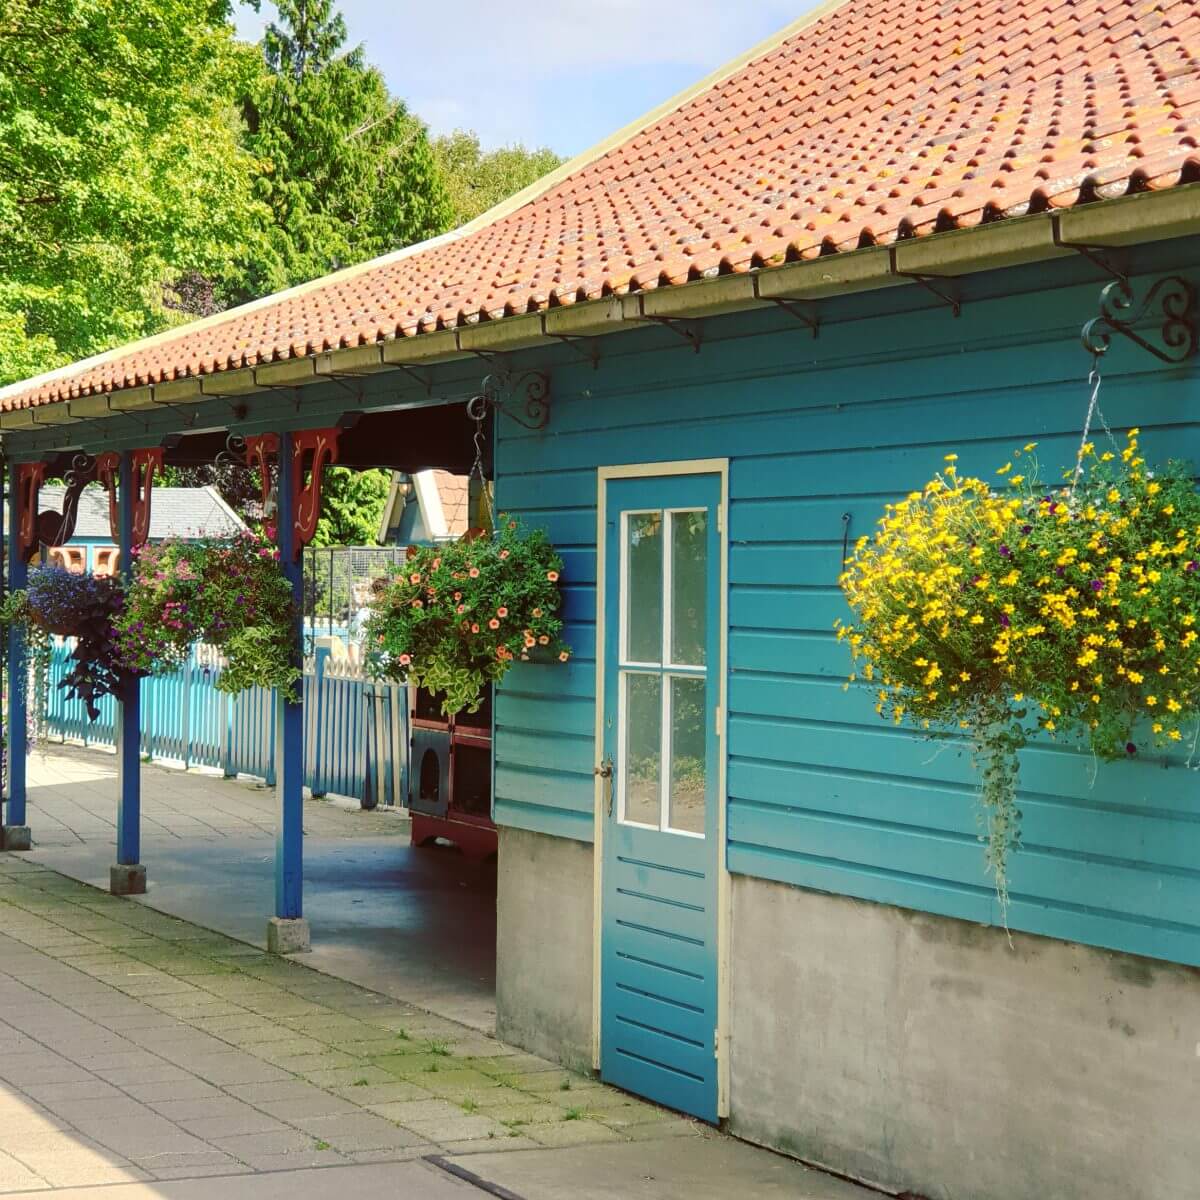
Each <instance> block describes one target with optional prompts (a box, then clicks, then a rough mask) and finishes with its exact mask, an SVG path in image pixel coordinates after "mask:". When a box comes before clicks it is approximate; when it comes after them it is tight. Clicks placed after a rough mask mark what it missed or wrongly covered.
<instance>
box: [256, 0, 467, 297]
mask: <svg viewBox="0 0 1200 1200" xmlns="http://www.w3.org/2000/svg"><path fill="white" fill-rule="evenodd" d="M277 8H278V14H279V16H278V21H277V22H275V23H272V24H271V25H270V26H269V27H268V29H267V31H266V34H265V36H264V38H263V53H264V58H265V63H266V68H267V69H266V71H265V72H264V73H263V74H262V75H261V76H260V77H259V78H258V80H257V81H256V83H255V86H254V87H253V88H252V90H251V93H250V95H249V97H248V99H247V102H246V117H247V134H246V145H247V146H248V148H249V150H250V151H251V153H252V154H253V155H254V156H255V158H256V159H257V160H258V163H259V167H260V173H259V176H258V180H257V184H256V187H257V193H258V195H259V196H260V198H261V199H262V200H263V201H264V202H265V203H266V205H267V208H268V209H269V212H270V219H269V223H268V226H267V230H266V246H265V249H263V248H260V247H257V246H256V247H254V250H255V253H254V254H253V255H251V256H247V257H246V259H245V261H244V263H243V269H242V274H241V278H240V280H237V281H236V285H237V286H236V287H235V289H234V292H235V294H238V293H240V295H239V297H238V298H247V299H248V298H251V297H253V296H258V295H263V294H265V293H267V292H271V291H275V290H277V289H278V288H281V287H285V286H287V285H289V284H294V283H300V282H303V281H304V280H308V279H314V278H316V277H318V276H320V275H324V274H326V273H327V272H329V271H332V270H335V269H337V268H338V267H342V266H348V265H350V264H353V263H357V262H361V261H363V260H364V259H368V258H373V257H376V256H377V255H380V254H385V253H387V252H388V251H390V250H395V249H398V248H400V247H402V246H406V245H408V244H410V243H411V242H415V241H421V240H423V239H424V238H427V237H432V236H433V235H434V234H437V233H441V232H442V231H443V230H444V229H445V228H446V226H447V223H448V222H449V219H450V206H449V201H448V199H447V196H446V190H445V188H444V186H443V184H442V179H441V176H440V174H439V172H438V169H437V165H436V163H435V162H434V156H433V151H432V149H431V147H430V145H429V139H428V137H427V136H426V132H425V127H424V125H423V124H422V123H421V121H420V120H419V119H418V118H417V117H416V116H414V115H413V114H412V113H410V112H409V111H408V109H407V108H406V107H405V105H404V103H403V102H402V101H400V100H398V99H396V98H395V97H393V96H391V95H390V94H389V93H388V90H387V85H386V84H385V82H384V79H383V76H382V74H380V72H379V71H378V70H377V69H376V68H374V67H372V66H370V65H368V64H367V62H366V61H365V58H364V54H363V49H362V47H361V46H358V47H354V48H351V49H348V50H345V49H343V44H344V42H345V39H346V28H345V24H344V22H343V21H342V18H341V16H340V15H339V14H338V13H336V12H335V10H334V8H333V4H332V0H281V2H280V3H279V4H278V5H277Z"/></svg>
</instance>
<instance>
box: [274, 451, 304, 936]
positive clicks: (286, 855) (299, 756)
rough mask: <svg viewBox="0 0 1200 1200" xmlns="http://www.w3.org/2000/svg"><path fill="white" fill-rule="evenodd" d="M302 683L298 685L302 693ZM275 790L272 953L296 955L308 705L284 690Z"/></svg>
mask: <svg viewBox="0 0 1200 1200" xmlns="http://www.w3.org/2000/svg"><path fill="white" fill-rule="evenodd" d="M296 467H297V464H295V463H294V462H293V461H292V435H291V434H290V433H281V434H280V435H279V493H278V496H279V502H278V504H277V506H276V514H275V519H276V522H277V525H276V528H277V534H276V544H277V545H278V546H279V557H280V562H281V564H282V566H283V571H284V574H285V575H286V576H287V578H288V581H289V582H290V583H291V585H292V598H293V600H294V601H295V607H296V630H295V632H296V651H295V654H296V659H297V665H299V659H300V639H301V636H302V633H303V630H302V627H301V626H302V622H303V617H302V613H303V611H304V566H303V564H302V563H301V562H299V561H298V559H297V555H296V553H295V551H296V549H297V546H296V526H295V519H296V514H295V511H294V508H293V504H292V486H293V475H294V471H295V470H296ZM300 686H301V685H300V684H297V692H298V693H299V689H300ZM275 780H276V783H275V787H276V793H277V795H278V797H279V825H278V827H277V830H276V835H275V915H274V916H273V917H272V918H271V920H270V923H269V925H268V927H267V949H268V950H269V951H270V952H271V953H273V954H294V953H295V952H296V951H299V950H307V949H308V947H309V933H308V922H307V921H305V919H304V706H303V704H302V703H294V702H292V701H290V700H288V699H287V698H286V697H285V696H284V695H283V693H282V692H281V693H280V694H279V696H278V699H277V700H276V720H275Z"/></svg>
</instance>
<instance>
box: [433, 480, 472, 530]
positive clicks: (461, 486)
mask: <svg viewBox="0 0 1200 1200" xmlns="http://www.w3.org/2000/svg"><path fill="white" fill-rule="evenodd" d="M433 482H434V484H435V486H436V487H437V491H438V496H439V497H440V499H441V501H442V516H443V517H445V519H446V534H447V536H449V537H462V535H463V534H464V533H466V532H467V527H468V526H469V525H470V521H469V520H468V517H469V515H470V504H469V502H468V493H469V490H470V479H469V478H468V477H467V476H466V475H452V474H451V473H450V472H449V471H440V470H437V469H435V470H434V472H433Z"/></svg>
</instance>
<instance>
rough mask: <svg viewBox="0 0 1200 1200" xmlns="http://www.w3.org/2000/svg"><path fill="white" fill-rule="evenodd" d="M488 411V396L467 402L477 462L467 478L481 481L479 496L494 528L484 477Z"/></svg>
mask: <svg viewBox="0 0 1200 1200" xmlns="http://www.w3.org/2000/svg"><path fill="white" fill-rule="evenodd" d="M487 411H488V398H487V396H486V395H483V394H480V395H478V396H474V397H472V398H471V399H470V400H468V401H467V416H468V417H470V418H471V420H472V421H474V422H475V462H474V465H473V466H472V467H471V473H470V475H468V476H467V478H468V480H470V479H477V480H478V481H479V495H480V498H481V500H482V502H483V506H484V507H485V508H486V511H487V519H488V525H489V526H491V527H493V528H494V527H495V524H496V514H495V512H494V511H493V510H492V494H491V492H490V491H489V490H488V485H487V480H486V479H485V478H484V475H483V452H484V449H485V447H486V446H487V438H486V436H485V435H484V432H483V427H484V424H485V423H486V422H487ZM469 490H470V488H469V486H468V491H469Z"/></svg>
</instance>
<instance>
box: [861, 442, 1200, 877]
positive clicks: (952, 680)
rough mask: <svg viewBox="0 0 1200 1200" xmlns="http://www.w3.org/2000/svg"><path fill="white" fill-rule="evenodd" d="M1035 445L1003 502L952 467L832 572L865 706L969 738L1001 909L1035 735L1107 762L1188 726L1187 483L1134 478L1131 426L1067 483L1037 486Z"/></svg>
mask: <svg viewBox="0 0 1200 1200" xmlns="http://www.w3.org/2000/svg"><path fill="white" fill-rule="evenodd" d="M1035 448H1036V447H1035V445H1034V444H1033V443H1031V444H1029V445H1028V446H1026V447H1025V448H1024V450H1023V451H1018V452H1016V453H1015V454H1014V459H1013V461H1010V462H1008V463H1005V464H1004V465H1003V466H1002V467H1000V468H999V470H998V472H997V474H998V475H1000V476H1002V477H1005V479H1006V483H1005V486H1004V490H1003V491H1000V490H998V489H997V488H993V487H991V486H989V485H988V484H986V483H984V482H983V481H981V480H978V479H960V478H958V476H957V474H956V471H955V467H954V459H955V456H954V455H949V456H948V465H947V467H946V468H945V469H944V470H943V472H942V473H941V474H940V475H938V476H937V477H935V478H934V479H933V480H931V481H930V483H929V484H927V485H926V487H925V488H924V489H923V491H921V492H918V493H913V495H911V496H910V497H909V498H908V499H907V500H905V501H903V502H902V503H901V504H899V505H895V506H892V507H891V508H890V509H889V511H888V513H887V514H886V515H885V516H884V518H883V519H882V520H881V522H880V525H879V530H878V532H877V533H876V535H875V537H874V538H871V539H867V538H863V539H861V540H860V542H859V544H858V546H857V547H856V550H855V554H854V556H853V558H852V560H851V562H850V564H849V566H848V568H847V570H846V572H845V574H844V575H843V577H842V584H843V587H844V589H845V591H846V595H847V598H848V600H849V601H850V605H851V607H852V608H853V609H854V611H855V617H856V619H855V622H854V624H853V625H848V626H844V627H842V628H841V629H840V630H839V637H842V638H845V639H848V641H849V643H850V646H851V648H852V650H853V652H854V655H855V658H856V659H857V660H858V661H859V664H860V669H861V674H862V678H863V679H864V680H866V681H869V682H870V683H872V684H874V685H875V686H877V687H878V689H879V690H878V696H877V701H878V703H877V710H878V711H879V712H880V713H881V714H887V715H890V716H891V717H892V718H893V719H894V720H895V721H896V722H897V723H899V722H900V721H901V720H903V719H904V718H905V716H906V715H910V716H915V717H916V718H917V719H918V720H919V721H920V722H921V723H922V726H923V727H924V728H931V727H932V726H934V725H942V726H948V727H950V728H953V727H955V726H957V727H959V728H961V729H964V730H966V731H968V734H969V736H970V738H971V741H972V745H973V756H974V760H975V763H976V766H977V769H978V770H979V772H980V775H981V780H982V789H981V794H982V798H983V802H984V805H985V824H986V830H987V841H988V855H987V861H988V865H989V867H990V868H991V870H992V872H993V875H994V876H995V879H996V883H997V887H998V889H999V890H1000V893H1001V896H1002V897H1003V896H1005V895H1006V883H1007V856H1008V851H1009V849H1010V848H1011V847H1012V846H1013V845H1015V844H1016V841H1017V838H1018V834H1019V816H1020V814H1019V812H1018V811H1017V809H1016V787H1017V775H1018V769H1019V763H1018V758H1017V755H1018V751H1019V750H1020V749H1021V748H1022V747H1023V746H1024V745H1025V744H1026V742H1027V741H1028V739H1029V737H1030V736H1031V735H1032V733H1033V732H1034V731H1036V730H1040V731H1042V733H1043V735H1048V736H1050V737H1053V738H1058V737H1063V738H1074V739H1076V740H1078V741H1081V742H1083V743H1084V744H1085V745H1086V746H1087V747H1088V748H1089V749H1090V750H1091V751H1092V752H1093V753H1095V754H1096V755H1097V756H1098V757H1099V758H1101V759H1116V758H1124V757H1129V756H1132V755H1135V754H1137V753H1139V743H1141V744H1142V745H1144V744H1146V743H1151V744H1155V745H1158V746H1170V745H1172V744H1173V743H1177V742H1181V741H1182V740H1183V738H1184V732H1183V729H1184V726H1192V727H1195V728H1197V729H1198V730H1200V630H1198V629H1197V622H1198V621H1200V494H1197V491H1196V487H1195V483H1194V481H1193V478H1192V474H1191V471H1190V470H1189V469H1188V468H1187V467H1186V466H1184V465H1182V464H1177V463H1173V464H1168V466H1167V467H1166V468H1165V469H1163V470H1159V471H1150V470H1148V469H1147V467H1146V463H1145V460H1144V459H1143V458H1142V457H1141V455H1140V453H1139V449H1138V431H1137V430H1136V429H1133V430H1130V431H1129V434H1128V437H1127V441H1126V445H1125V447H1124V449H1123V450H1121V451H1120V452H1119V453H1118V452H1116V451H1105V452H1103V453H1102V454H1097V453H1096V450H1095V447H1094V446H1093V445H1092V444H1091V443H1087V444H1085V445H1084V446H1083V447H1082V449H1081V452H1080V456H1079V463H1078V466H1077V469H1076V470H1075V471H1072V472H1069V473H1068V475H1067V485H1066V486H1063V485H1059V486H1057V487H1048V486H1047V485H1045V484H1043V483H1042V482H1041V481H1040V479H1039V469H1038V461H1037V457H1036V454H1035V453H1034V451H1035ZM1021 454H1024V458H1021V457H1020V455H1021ZM1013 462H1017V463H1018V468H1019V469H1017V470H1016V471H1015V472H1014V467H1013Z"/></svg>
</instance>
